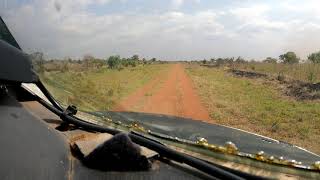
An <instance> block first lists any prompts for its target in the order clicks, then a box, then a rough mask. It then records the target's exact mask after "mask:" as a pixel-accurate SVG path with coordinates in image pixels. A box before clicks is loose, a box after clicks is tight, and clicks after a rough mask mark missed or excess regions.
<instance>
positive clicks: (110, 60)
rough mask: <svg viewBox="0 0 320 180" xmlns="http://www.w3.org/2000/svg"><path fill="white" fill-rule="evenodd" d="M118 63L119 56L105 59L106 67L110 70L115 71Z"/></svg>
mask: <svg viewBox="0 0 320 180" xmlns="http://www.w3.org/2000/svg"><path fill="white" fill-rule="evenodd" d="M120 61H121V58H120V56H119V55H116V56H110V57H109V58H108V59H107V64H108V66H109V68H110V69H115V68H118V67H119V65H120Z"/></svg>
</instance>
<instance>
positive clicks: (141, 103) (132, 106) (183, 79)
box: [114, 64, 210, 121]
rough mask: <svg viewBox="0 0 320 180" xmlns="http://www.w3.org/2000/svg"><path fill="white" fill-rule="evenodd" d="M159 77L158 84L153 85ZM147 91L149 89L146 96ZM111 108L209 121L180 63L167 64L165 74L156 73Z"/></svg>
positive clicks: (207, 114)
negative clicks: (150, 79) (143, 84)
mask: <svg viewBox="0 0 320 180" xmlns="http://www.w3.org/2000/svg"><path fill="white" fill-rule="evenodd" d="M161 81H163V83H162V84H161V86H160V87H158V89H154V88H155V86H156V85H159V82H161ZM149 92H153V93H152V94H151V95H148V96H146V94H147V93H149ZM114 111H135V112H146V113H155V114H166V115H173V116H179V117H186V118H192V119H197V120H203V121H210V117H209V113H208V111H207V110H206V108H205V107H204V106H203V105H202V104H201V102H200V98H199V96H198V95H197V92H196V90H195V89H194V86H193V84H192V81H191V79H190V78H189V77H188V75H187V74H186V73H185V71H184V67H183V65H181V64H174V65H171V66H170V70H169V71H168V73H167V74H160V75H159V76H158V77H157V78H155V79H154V80H152V81H151V82H149V83H148V84H146V85H145V86H144V87H142V88H140V89H139V90H137V91H136V92H134V93H133V94H131V95H130V96H128V97H127V98H125V99H124V100H123V101H122V102H120V103H119V105H117V106H116V108H114Z"/></svg>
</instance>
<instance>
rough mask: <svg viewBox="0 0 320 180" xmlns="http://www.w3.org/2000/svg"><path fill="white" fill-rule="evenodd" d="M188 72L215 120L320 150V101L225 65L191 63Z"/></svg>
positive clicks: (317, 151)
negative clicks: (285, 92)
mask: <svg viewBox="0 0 320 180" xmlns="http://www.w3.org/2000/svg"><path fill="white" fill-rule="evenodd" d="M187 72H188V74H189V75H190V77H191V78H192V80H193V82H194V84H195V86H196V88H197V89H198V92H199V95H200V97H201V100H202V101H203V103H204V104H205V105H206V107H207V108H208V110H209V112H210V116H211V118H212V120H213V122H215V123H218V124H224V125H228V126H233V127H237V128H240V129H244V130H248V131H251V132H255V133H258V134H262V135H265V136H269V137H272V138H275V139H278V140H282V141H286V142H289V143H292V144H296V145H299V146H302V147H305V148H307V149H310V150H312V151H314V152H316V153H320V103H319V102H312V101H297V100H294V99H290V98H288V97H285V96H283V95H282V93H281V92H279V90H278V89H277V87H275V85H274V84H270V83H266V82H265V81H264V80H261V79H247V78H238V77H234V76H232V75H230V74H229V73H227V72H226V71H225V70H223V69H222V68H220V69H218V68H206V67H200V66H198V65H190V66H188V67H187Z"/></svg>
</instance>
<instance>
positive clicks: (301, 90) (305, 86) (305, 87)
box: [229, 69, 320, 100]
mask: <svg viewBox="0 0 320 180" xmlns="http://www.w3.org/2000/svg"><path fill="white" fill-rule="evenodd" d="M229 72H230V73H231V74H232V75H234V76H236V77H246V78H252V79H257V78H261V79H264V80H266V81H269V82H275V84H276V85H280V84H281V86H279V87H280V88H279V89H280V90H281V91H283V93H284V94H285V95H287V96H290V97H294V98H295V99H297V100H318V99H320V83H308V82H304V81H299V80H294V79H291V78H289V77H284V76H281V77H279V75H278V76H274V75H267V74H263V73H258V72H252V71H243V70H237V69H232V70H229Z"/></svg>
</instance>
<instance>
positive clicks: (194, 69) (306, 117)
mask: <svg viewBox="0 0 320 180" xmlns="http://www.w3.org/2000/svg"><path fill="white" fill-rule="evenodd" d="M32 57H33V60H34V66H35V69H36V70H37V72H38V73H39V75H40V77H41V79H42V81H43V82H44V84H45V85H46V86H47V87H48V89H49V90H50V91H51V92H52V94H53V95H54V96H55V98H56V99H58V100H59V101H60V102H61V103H62V104H64V105H69V104H73V105H76V106H78V107H79V109H80V110H84V111H108V110H112V109H114V108H115V106H116V105H117V103H119V102H122V101H123V100H124V99H125V98H126V97H128V96H129V97H131V96H132V94H133V95H134V92H136V91H137V90H139V89H141V88H143V87H144V86H148V83H149V82H153V83H155V82H158V81H157V79H161V78H159V77H164V75H165V74H170V73H168V72H171V71H170V67H172V66H171V65H170V64H168V62H165V61H158V60H157V59H155V58H152V59H150V60H146V59H144V58H143V59H141V58H139V56H138V55H134V56H132V57H130V58H121V57H120V56H110V57H109V58H106V59H97V58H94V57H93V56H90V55H86V56H84V57H83V59H82V60H72V59H64V60H50V61H44V60H43V55H42V54H41V53H38V54H37V53H35V54H33V55H32ZM171 63H175V64H176V63H180V64H181V63H182V64H183V66H180V65H179V66H177V67H181V70H182V71H181V72H183V71H185V72H186V73H187V75H188V76H189V77H190V78H191V80H192V83H193V86H194V88H195V90H196V91H194V92H196V93H197V94H198V95H199V97H200V98H199V99H200V101H201V103H202V105H204V106H205V108H204V109H206V111H207V112H208V113H209V116H210V117H208V118H209V120H208V121H209V122H211V123H216V124H223V125H227V126H232V127H236V128H240V129H244V130H247V131H250V132H254V133H258V134H261V135H265V136H269V137H272V138H275V139H278V140H281V141H286V142H289V143H292V144H295V145H298V146H301V147H305V148H306V149H309V150H312V151H313V152H316V153H318V154H320V83H319V82H320V64H319V63H320V52H315V53H312V54H310V56H309V57H308V60H301V59H300V58H299V57H297V56H296V54H295V53H294V52H287V53H284V54H282V55H280V56H279V59H276V58H272V57H268V58H266V59H265V60H262V61H253V60H250V61H248V60H245V59H243V58H241V57H238V58H212V59H209V60H206V59H205V60H201V61H188V62H181V61H175V62H173V61H172V62H171ZM183 68H184V70H183ZM171 70H172V68H171ZM172 74H177V73H175V72H174V71H173V72H172ZM171 76H172V77H169V79H170V78H173V79H177V77H178V76H177V75H171ZM168 82H171V81H169V80H168ZM190 82H191V81H190ZM151 84H152V83H151ZM158 84H159V83H158ZM160 84H161V83H160ZM163 84H166V83H163ZM167 84H169V83H167ZM178 84H179V83H178ZM149 85H150V83H149ZM168 86H169V85H168ZM150 87H151V89H152V88H153V85H152V86H151V85H150ZM145 89H149V88H145ZM158 89H159V88H158ZM160 89H163V90H167V91H168V90H170V87H162V88H160ZM171 89H172V92H175V88H171ZM143 92H144V91H143ZM168 92H171V91H168ZM192 92H193V91H192ZM157 93H158V94H159V93H160V94H161V92H153V91H149V90H148V91H146V92H144V93H143V97H144V98H150V99H153V96H154V95H155V94H157ZM130 95H131V96H130ZM166 96H167V95H166V94H165V93H164V94H163V95H162V96H159V97H166ZM168 96H169V95H168ZM171 96H173V95H170V98H171V99H172V98H173V99H178V98H175V97H171ZM132 98H133V99H137V98H136V97H132ZM166 98H168V97H166ZM186 98H187V97H186ZM140 103H141V102H140ZM153 104H157V103H151V104H149V106H153ZM176 104H179V103H178V102H176ZM185 105H186V106H187V105H188V104H185ZM155 107H156V106H154V107H150V109H153V110H154V111H157V109H156V108H155ZM165 107H167V106H165ZM177 109H179V108H177ZM172 111H173V110H172Z"/></svg>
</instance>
